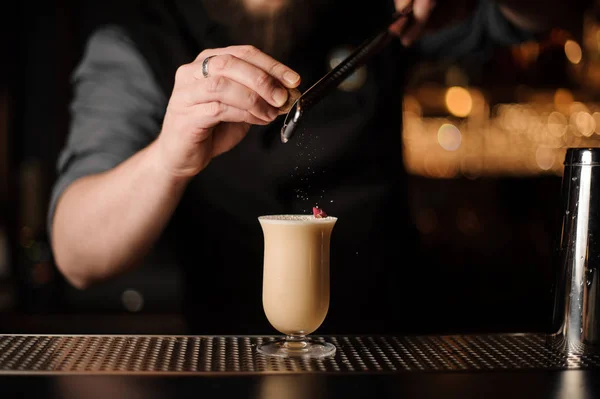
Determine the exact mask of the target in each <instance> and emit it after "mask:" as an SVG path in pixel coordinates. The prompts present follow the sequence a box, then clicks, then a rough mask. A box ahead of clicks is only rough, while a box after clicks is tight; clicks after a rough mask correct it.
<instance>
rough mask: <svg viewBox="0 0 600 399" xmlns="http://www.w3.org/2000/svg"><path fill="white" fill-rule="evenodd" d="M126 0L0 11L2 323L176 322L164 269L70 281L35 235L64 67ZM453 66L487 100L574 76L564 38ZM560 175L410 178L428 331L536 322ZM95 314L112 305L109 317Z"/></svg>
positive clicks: (63, 98) (176, 290)
mask: <svg viewBox="0 0 600 399" xmlns="http://www.w3.org/2000/svg"><path fill="white" fill-rule="evenodd" d="M134 4H135V1H133V0H120V1H112V0H111V1H104V2H102V5H101V6H98V5H95V4H94V2H92V1H55V2H40V3H39V4H36V5H35V7H32V6H29V5H25V4H22V3H16V5H12V8H11V9H10V10H11V12H9V13H7V14H6V16H10V15H14V18H15V20H16V22H17V23H16V26H15V28H11V30H10V31H9V32H7V33H6V34H5V35H4V39H3V41H4V43H3V48H4V49H5V50H4V54H5V55H6V56H5V57H3V59H5V60H10V61H9V62H7V63H4V62H3V64H4V65H2V76H1V82H2V86H1V89H2V92H1V95H2V99H1V102H0V120H1V122H2V127H1V129H2V130H0V229H1V230H0V232H2V233H3V234H2V235H1V236H0V238H1V239H2V240H4V244H5V245H4V246H5V247H6V248H8V250H5V251H4V252H2V249H1V248H2V247H0V255H3V258H2V257H0V332H13V333H14V332H34V331H37V332H48V329H52V330H53V331H63V332H77V331H81V332H106V333H118V332H130V331H138V332H148V333H150V332H167V331H183V329H184V328H185V326H184V323H183V321H182V320H181V319H180V318H179V311H180V305H181V288H180V287H181V281H180V277H179V273H178V270H177V269H176V268H174V267H172V266H171V265H168V264H160V263H157V264H150V265H147V266H145V267H144V268H142V269H140V270H138V271H135V272H131V273H129V274H127V275H124V276H122V277H119V278H117V279H115V280H113V281H110V282H107V283H104V284H102V285H99V286H97V287H93V288H91V289H89V290H86V291H78V290H75V289H73V288H71V287H70V286H69V285H68V284H67V283H66V282H65V281H64V280H63V279H62V277H61V276H60V275H59V274H58V273H57V271H56V268H55V266H54V264H53V260H52V256H51V252H50V250H49V244H48V237H47V235H46V227H45V226H46V220H45V217H46V208H47V201H48V197H49V193H50V189H51V185H52V183H53V181H54V178H55V162H56V158H57V154H58V152H59V151H60V148H61V146H62V145H63V143H64V140H65V137H66V133H67V131H68V107H67V104H68V101H69V97H70V90H69V86H68V79H69V75H70V73H71V70H72V68H73V67H74V66H75V65H76V63H77V61H78V59H79V57H80V56H81V51H82V48H83V44H84V42H85V39H86V36H87V35H88V34H89V32H90V31H91V30H92V29H93V27H95V26H96V25H97V24H98V23H100V22H104V21H106V20H109V19H110V16H111V15H113V13H114V12H115V11H116V10H119V11H123V10H125V12H126V11H127V9H129V8H131V7H132V6H133V5H134ZM592 14H593V13H592ZM4 26H8V25H6V24H5V25H4ZM462 67H463V69H464V70H465V71H467V73H468V75H469V77H470V79H471V82H470V84H471V85H473V86H477V87H480V88H482V89H485V90H486V93H488V95H489V97H490V98H491V100H490V102H491V103H493V102H494V101H497V102H503V101H505V102H515V101H518V99H517V98H514V97H513V96H512V95H511V94H507V92H508V93H511V91H510V90H508V91H507V89H510V88H512V89H516V88H518V87H521V86H523V85H527V86H528V87H532V88H539V89H548V90H554V89H555V88H557V87H569V88H572V89H573V90H574V91H576V90H579V89H580V88H581V82H577V81H576V80H574V79H571V78H570V77H569V73H568V72H567V67H568V63H567V62H566V61H565V55H564V52H563V51H562V48H559V50H558V51H557V50H556V49H555V50H552V49H550V50H548V51H547V52H545V53H543V54H540V56H539V57H538V58H537V61H536V63H534V64H533V65H530V66H529V67H528V68H522V66H520V65H519V64H518V59H517V58H515V53H514V52H512V51H511V50H510V49H503V50H499V51H498V53H497V54H495V55H494V56H493V57H492V59H490V60H488V61H487V62H486V63H484V64H483V65H477V64H472V63H469V62H468V60H467V62H466V63H465V64H464V65H462ZM429 68H430V69H429V70H430V71H431V72H430V73H429V74H427V73H425V74H424V73H423V72H422V71H423V70H425V71H427V70H428V69H423V70H422V71H421V74H420V75H419V76H418V78H415V79H413V81H412V83H411V88H412V89H416V88H418V87H419V86H420V85H423V84H425V83H428V82H438V83H440V82H441V81H442V80H443V78H441V77H440V76H442V75H443V74H440V69H441V70H442V71H443V70H444V68H448V66H447V65H438V66H437V69H436V66H433V67H431V65H429ZM590 101H591V100H590ZM400 150H401V149H399V151H400ZM507 170H510V168H507ZM560 183H561V177H560V174H559V173H539V174H528V175H519V174H518V173H508V172H507V173H505V174H502V173H497V174H495V175H489V176H482V177H479V178H476V179H470V178H466V177H461V176H456V177H453V178H432V177H426V176H422V175H412V176H411V177H410V197H411V206H412V214H413V217H414V218H415V221H416V222H417V225H418V226H421V227H422V228H421V231H422V238H423V244H422V245H423V246H422V248H420V255H419V256H418V257H417V258H416V259H407V260H406V262H411V263H413V264H414V265H415V267H426V268H429V269H430V270H431V273H430V278H429V279H428V281H421V282H409V283H410V284H420V285H421V286H422V294H423V297H422V298H415V301H421V300H425V301H426V300H427V298H428V297H429V296H430V295H429V294H430V293H432V292H436V293H438V294H437V295H435V296H434V297H435V298H438V299H436V302H435V303H431V304H430V306H429V308H428V309H429V310H428V312H429V314H427V315H424V317H425V318H431V319H435V320H438V321H437V322H436V323H435V325H436V326H437V327H436V329H437V330H438V331H451V330H452V331H456V330H470V331H471V330H488V331H490V330H491V331H500V330H502V331H541V330H546V329H547V328H548V325H549V321H550V316H551V315H550V312H551V308H552V291H551V289H552V282H553V261H554V259H555V257H554V253H553V251H554V248H555V244H554V242H555V240H556V239H557V238H558V234H559V233H560V232H559V228H560V225H559V223H558V222H559V221H558V215H559V214H560V203H559V201H560ZM423 226H425V227H423ZM2 259H5V261H4V268H2V265H3V263H2V262H3V261H2ZM402 283H403V282H398V289H402V288H401V287H402ZM439 298H442V299H443V301H440V300H439ZM232 300H235V299H232ZM65 315H66V316H65ZM70 315H83V317H82V318H81V319H80V320H84V321H80V322H78V323H77V324H69V322H68V321H66V320H69V319H68V316H70ZM106 315H111V317H112V318H111V319H110V320H111V322H110V323H107V322H106V321H105V320H106V319H105V318H103V317H104V316H106ZM24 320H25V321H24ZM49 326H50V327H49Z"/></svg>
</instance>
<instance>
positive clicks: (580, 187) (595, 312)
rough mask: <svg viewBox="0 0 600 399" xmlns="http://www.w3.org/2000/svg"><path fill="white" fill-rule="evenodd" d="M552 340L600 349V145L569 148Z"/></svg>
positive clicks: (580, 349) (575, 349)
mask: <svg viewBox="0 0 600 399" xmlns="http://www.w3.org/2000/svg"><path fill="white" fill-rule="evenodd" d="M564 166H565V168H564V172H563V178H562V189H561V190H562V194H561V195H562V198H561V201H562V205H561V206H562V211H563V214H562V228H561V234H560V241H559V243H558V248H557V249H558V257H557V260H558V261H559V262H560V263H559V264H558V270H557V272H558V274H557V280H556V286H555V291H554V300H555V301H554V314H553V334H551V336H550V342H551V344H552V345H553V346H554V347H555V348H557V349H559V350H561V351H563V352H566V353H574V354H584V353H594V352H600V275H599V274H600V241H599V240H598V237H600V219H599V217H600V148H569V149H567V152H566V156H565V162H564Z"/></svg>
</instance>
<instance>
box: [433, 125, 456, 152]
mask: <svg viewBox="0 0 600 399" xmlns="http://www.w3.org/2000/svg"><path fill="white" fill-rule="evenodd" d="M437 139H438V143H439V144H440V146H441V147H442V148H443V149H444V150H446V151H456V150H457V149H458V147H460V143H461V141H462V135H461V133H460V130H458V128H457V127H456V126H454V125H452V124H450V123H444V124H443V125H442V126H440V128H439V130H438V134H437Z"/></svg>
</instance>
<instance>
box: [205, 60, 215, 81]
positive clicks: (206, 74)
mask: <svg viewBox="0 0 600 399" xmlns="http://www.w3.org/2000/svg"><path fill="white" fill-rule="evenodd" d="M212 57H215V56H214V55H210V56H208V57H206V58H205V59H204V61H202V76H204V77H205V78H208V60H210V59H211V58H212Z"/></svg>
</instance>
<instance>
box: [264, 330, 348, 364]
mask: <svg viewBox="0 0 600 399" xmlns="http://www.w3.org/2000/svg"><path fill="white" fill-rule="evenodd" d="M335 350H336V349H335V346H334V345H332V344H330V343H328V342H313V341H312V340H310V339H309V338H307V337H306V336H303V335H300V336H299V335H288V336H286V337H285V339H281V340H278V341H273V342H267V343H264V344H262V345H259V346H258V348H257V351H258V353H261V354H263V355H266V356H275V357H283V358H286V357H309V358H313V359H322V358H325V357H331V356H333V355H335Z"/></svg>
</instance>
